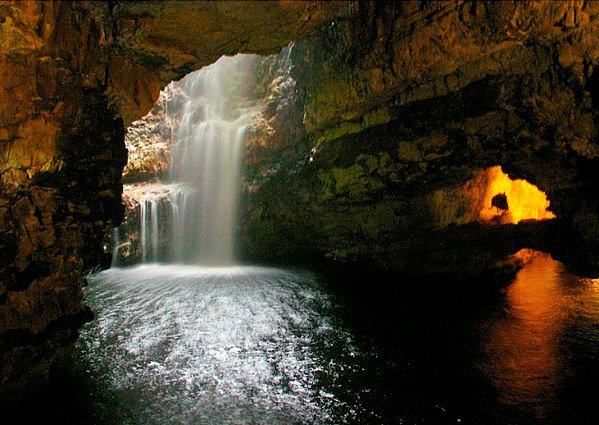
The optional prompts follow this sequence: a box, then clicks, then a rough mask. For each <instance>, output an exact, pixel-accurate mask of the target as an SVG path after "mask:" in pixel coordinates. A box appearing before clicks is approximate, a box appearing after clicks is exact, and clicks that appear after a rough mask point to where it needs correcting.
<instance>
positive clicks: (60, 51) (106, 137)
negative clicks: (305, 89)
mask: <svg viewBox="0 0 599 425" xmlns="http://www.w3.org/2000/svg"><path fill="white" fill-rule="evenodd" d="M248 8H251V10H252V13H251V14H248V13H247V11H248ZM346 10H347V5H346V4H344V3H318V2H281V3H271V4H265V3H260V2H258V3H250V4H248V3H246V2H235V3H228V2H225V3H212V2H209V3H204V2H185V3H178V2H177V3H175V2H134V3H133V2H132V3H125V2H120V3H116V2H59V1H57V2H2V3H0V76H1V78H0V194H1V195H0V253H1V256H0V404H4V403H6V402H10V401H11V400H17V399H19V398H20V397H21V395H23V394H26V393H29V392H31V391H32V390H40V389H42V388H43V386H44V385H45V383H47V382H48V379H47V378H48V375H49V372H50V370H51V366H52V365H53V364H54V363H56V361H57V360H58V359H59V358H60V357H62V355H63V354H64V353H65V352H66V347H67V346H68V342H69V341H70V340H72V339H73V338H74V337H75V336H76V331H77V328H78V326H79V325H80V323H81V322H82V321H83V320H85V319H86V318H87V317H88V316H89V314H90V313H89V312H88V311H87V310H85V309H84V308H83V305H82V296H81V287H82V285H83V284H84V280H83V277H82V276H83V273H84V272H85V271H86V270H90V269H93V268H95V267H98V266H101V265H103V264H104V265H106V264H108V263H109V256H106V255H105V254H104V252H103V250H102V241H103V240H104V237H105V235H106V233H107V232H109V231H110V229H111V228H112V227H113V226H114V225H116V224H118V223H119V222H120V221H121V220H122V214H123V206H122V203H121V192H122V184H121V173H122V169H123V167H124V165H125V163H126V155H127V152H126V150H125V145H124V143H123V139H124V134H125V132H124V127H125V125H129V124H130V123H131V122H132V121H134V120H136V119H138V118H141V117H142V116H143V115H144V114H145V113H146V112H148V111H149V110H150V109H151V107H152V105H153V103H154V101H155V100H156V99H157V98H158V94H159V91H160V90H161V89H162V88H163V87H164V86H166V84H167V83H168V82H170V81H171V80H173V79H178V78H181V77H183V76H184V75H185V74H187V73H188V72H190V71H192V70H194V69H198V68H200V67H201V66H203V65H206V64H209V63H211V62H213V61H214V60H216V59H217V58H218V57H220V56H221V55H222V54H232V53H236V52H259V53H274V52H276V51H278V50H279V49H280V48H281V47H283V46H285V45H286V44H288V43H289V42H290V41H291V40H293V39H297V38H301V37H303V36H306V35H309V34H310V33H312V32H314V31H315V30H316V29H318V28H319V27H320V26H321V25H322V24H323V22H325V21H327V20H328V19H330V18H331V17H333V16H337V15H339V14H343V13H345V11H346Z"/></svg>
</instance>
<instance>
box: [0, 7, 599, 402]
mask: <svg viewBox="0 0 599 425" xmlns="http://www.w3.org/2000/svg"><path fill="white" fill-rule="evenodd" d="M598 9H599V6H598V5H597V3H594V2H585V1H569V2H516V1H514V2H494V3H491V2H438V1H434V2H429V1H426V2H425V1H422V2H394V3H392V2H389V3H382V2H354V3H351V4H350V5H348V4H345V3H341V2H279V3H264V2H255V3H254V2H249V4H248V3H247V2H223V3H218V2H185V3H179V2H151V3H146V2H128V3H114V2H107V3H99V2H68V3H67V2H37V3H34V2H22V3H18V2H3V3H1V4H0V65H1V66H0V74H1V78H0V192H1V196H0V253H1V254H2V255H1V256H0V356H1V362H0V400H2V401H3V402H4V401H6V400H9V398H18V397H19V396H20V394H23V392H27V391H28V390H31V389H33V387H39V386H40V385H43V383H45V382H47V377H48V374H49V371H50V369H51V365H52V364H53V363H55V362H56V361H57V360H58V359H59V358H60V357H62V355H63V354H64V353H65V352H66V347H67V346H68V341H69V340H71V339H72V338H74V337H75V335H76V329H77V327H78V326H79V324H80V323H81V321H83V320H85V319H86V317H87V316H88V315H89V313H88V312H86V310H85V309H83V307H82V303H81V286H82V285H83V284H84V281H83V278H82V275H83V273H84V271H85V270H90V269H93V268H94V267H97V266H99V265H101V264H102V263H104V264H107V263H108V260H109V256H107V255H105V254H104V253H103V251H102V241H103V239H104V237H105V235H106V234H107V233H108V232H109V231H110V229H111V228H112V227H113V226H114V225H116V224H118V223H120V221H121V220H122V213H123V206H122V204H121V201H120V198H121V191H122V182H121V172H122V169H123V167H124V166H125V160H126V150H125V145H124V142H123V139H124V133H125V132H124V128H125V127H127V126H129V125H130V124H131V123H132V122H134V121H135V120H138V119H139V118H141V117H142V116H143V115H144V114H146V113H147V112H148V111H149V110H150V109H151V108H152V105H153V104H154V102H155V101H156V100H157V99H158V95H159V92H160V90H161V89H162V88H163V87H165V86H166V85H167V84H168V83H169V82H170V81H171V80H176V79H179V78H181V77H183V76H184V75H186V74H187V73H189V72H191V71H193V70H195V69H198V68H200V67H201V66H204V65H207V64H209V63H212V62H214V61H215V60H216V59H217V58H218V57H220V56H221V55H223V54H234V53H237V52H247V53H259V54H263V55H266V54H273V53H276V52H278V51H279V50H280V49H281V48H282V47H283V46H286V45H288V43H289V42H291V41H292V40H296V42H295V43H294V44H293V46H292V48H291V49H290V50H289V51H287V52H286V53H285V54H282V55H279V56H278V57H277V59H276V61H275V62H268V63H266V62H265V63H264V69H263V74H262V75H264V76H265V77H264V78H265V81H270V83H269V84H267V85H266V86H268V87H267V89H266V91H267V93H265V94H264V95H265V96H266V98H267V101H266V105H267V107H266V108H265V110H264V112H263V114H262V118H263V120H262V122H261V124H260V126H258V127H257V130H256V131H255V132H254V133H253V134H252V135H251V137H250V138H249V139H248V142H247V143H248V151H247V152H248V155H247V157H246V168H245V196H244V214H243V220H242V229H241V230H242V236H243V237H242V240H243V244H244V251H245V253H246V257H247V258H251V259H252V260H258V261H285V262H289V261H299V260H301V259H304V260H307V259H317V258H323V257H326V258H329V259H331V260H334V261H338V262H346V263H347V262H357V263H360V264H368V265H372V266H375V267H381V268H387V269H389V268H391V269H395V270H402V271H409V272H412V273H422V272H457V271H460V272H464V271H469V272H471V273H479V272H482V271H484V270H487V269H488V268H489V267H490V266H492V265H493V264H495V263H496V262H497V260H498V259H501V258H503V257H504V256H505V255H507V254H510V253H513V252H516V251H517V250H518V249H519V248H520V247H523V246H528V247H532V248H542V249H545V250H548V251H551V252H552V253H554V254H555V255H557V256H558V257H559V258H561V259H563V260H564V261H565V262H566V263H567V264H568V266H569V267H571V268H573V269H577V270H583V271H587V272H588V271H595V272H596V271H597V269H598V264H597V261H598V260H597V257H596V254H595V253H596V252H599V250H598V248H599V220H598V215H597V210H598V208H597V207H598V205H599V201H598V198H597V197H598V193H599V191H598V190H597V189H598V188H597V181H599V179H598V177H599V176H598V175H597V173H598V171H597V170H599V167H598V164H597V156H598V147H597V145H598V140H597V138H598V136H597V134H598V132H597V120H598V116H597V110H598V108H597V106H598V104H599V94H598V92H599V83H598V82H599V77H598V75H599V72H598V71H597V61H598V56H599V52H598V48H597V46H599V43H598V41H599V40H597V39H598V38H599V31H598V28H597V25H598V19H597V16H598V13H599V10H598ZM248 10H251V13H248ZM332 18H335V19H334V20H333V21H331V19H332ZM309 36H310V37H309ZM306 37H309V38H306ZM304 39H305V40H304ZM277 61H278V62H277ZM283 62H284V63H285V66H281V64H282V63H283ZM278 69H284V70H285V71H284V72H280V73H279V72H274V75H275V77H274V78H273V79H269V78H270V77H271V76H272V75H273V70H278ZM267 76H269V77H267ZM146 124H147V125H151V122H146V123H145V124H142V127H143V125H146ZM138 128H139V127H138ZM142 132H143V131H142ZM166 150H167V149H166V147H165V150H164V151H163V153H165V152H166ZM153 154H154V153H152V155H153ZM155 158H157V162H155V160H154V159H152V160H151V161H149V160H148V155H146V154H145V153H142V154H141V155H140V156H139V160H140V161H141V162H144V161H145V163H146V165H142V166H140V167H137V168H136V167H135V166H133V165H134V164H133V165H132V166H130V167H129V168H128V171H127V174H126V178H128V179H131V181H137V180H144V181H145V180H146V179H147V178H148V176H149V175H158V176H160V175H161V174H162V173H164V163H165V162H166V161H167V160H166V159H165V156H164V155H162V154H157V155H156V156H155ZM494 165H501V166H502V167H503V169H504V171H506V172H507V173H508V174H509V175H510V177H513V178H525V179H526V180H528V181H529V182H531V183H533V184H535V185H537V186H538V187H539V188H540V189H542V190H543V191H544V192H545V193H546V194H547V196H548V198H549V201H550V202H551V209H552V211H553V213H554V214H555V215H556V216H557V219H556V220H546V221H542V222H522V223H519V224H509V225H503V226H497V225H488V224H481V223H477V222H468V220H464V212H463V211H464V208H465V206H464V205H463V202H462V201H461V200H460V198H459V197H456V193H458V192H459V190H460V188H462V187H463V186H464V185H465V184H467V183H468V181H470V179H472V178H473V176H475V175H476V174H477V173H479V172H480V171H481V170H484V169H486V168H487V167H490V166H494ZM152 167H155V168H152ZM148 170H150V173H146V171H148ZM465 266H466V267H465ZM9 396H10V397H9Z"/></svg>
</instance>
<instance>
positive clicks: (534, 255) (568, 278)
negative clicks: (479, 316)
mask: <svg viewBox="0 0 599 425" xmlns="http://www.w3.org/2000/svg"><path fill="white" fill-rule="evenodd" d="M516 258H517V259H518V260H519V261H522V263H523V264H525V266H524V267H523V268H522V269H521V270H520V271H519V272H518V274H517V276H516V279H515V280H514V282H513V283H512V284H511V285H510V286H509V287H508V288H507V290H506V296H507V299H506V305H505V311H504V312H503V313H501V317H500V318H499V320H498V321H497V322H496V324H495V325H494V327H493V328H492V329H491V330H490V340H489V341H488V343H487V344H486V347H485V354H486V355H485V362H484V364H482V365H481V367H482V368H483V369H484V372H485V374H486V375H488V376H489V377H490V378H491V380H492V383H493V384H494V386H495V387H496V389H497V390H498V395H499V399H500V401H501V402H502V403H504V404H507V405H519V407H525V408H526V409H528V411H530V412H531V414H533V415H535V416H537V417H544V416H545V414H548V413H549V411H550V410H551V409H552V408H553V405H554V403H553V402H554V400H555V399H556V391H557V390H558V388H559V386H560V383H561V382H562V381H563V380H564V379H567V378H568V376H569V373H570V369H569V367H568V359H567V358H565V357H564V355H563V346H564V344H563V338H564V333H565V331H566V330H567V329H568V327H570V326H572V324H578V323H580V322H581V318H585V320H586V323H587V324H588V329H592V328H593V327H595V326H597V323H599V282H598V281H597V280H593V279H582V278H578V277H576V276H573V275H571V274H569V273H567V272H566V270H565V268H564V266H563V265H562V264H561V263H559V262H557V261H555V260H553V259H552V258H551V256H550V255H549V254H545V253H542V252H538V251H533V250H522V251H520V252H518V253H517V254H516ZM583 324H584V321H583ZM582 333H583V334H584V333H585V332H582ZM588 334H589V335H591V336H592V335H593V332H589V333H588ZM593 343H594V342H593ZM523 403H524V404H525V406H522V404H523Z"/></svg>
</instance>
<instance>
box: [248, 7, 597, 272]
mask: <svg viewBox="0 0 599 425" xmlns="http://www.w3.org/2000/svg"><path fill="white" fill-rule="evenodd" d="M597 13H598V8H597V5H595V4H591V3H576V4H568V5H566V4H565V3H551V2H541V3H533V4H531V3H522V2H501V3H495V4H492V5H491V4H486V3H476V2H475V3H463V4H456V3H444V2H439V3H427V4H424V3H397V4H384V5H382V4H374V3H360V4H358V5H357V10H356V16H355V17H353V18H350V19H346V20H339V21H337V22H335V23H334V24H333V25H329V26H326V27H324V28H323V29H322V30H321V32H320V33H319V35H317V36H315V37H313V38H311V39H309V40H306V41H304V42H301V43H298V44H297V45H296V47H295V49H294V54H293V55H292V58H291V60H292V61H293V68H292V69H293V70H294V72H293V73H292V75H293V77H294V78H295V79H296V81H297V84H298V87H299V88H298V90H300V91H301V92H302V96H301V98H302V99H303V105H302V110H303V112H304V119H303V124H304V128H305V131H306V137H305V138H304V139H303V140H302V141H301V142H300V143H298V144H296V146H295V150H294V151H293V152H291V153H288V154H287V155H286V156H281V155H276V156H273V157H272V158H271V160H270V162H269V161H268V160H263V161H262V162H261V163H260V165H259V168H260V169H261V170H264V169H268V170H279V171H276V172H273V173H271V174H270V175H266V174H265V173H258V174H260V177H256V174H257V173H256V172H255V169H254V168H252V167H250V170H249V171H248V172H247V175H248V176H251V178H252V179H253V180H252V184H251V188H252V190H251V191H250V192H249V193H248V194H247V196H246V199H245V214H246V215H245V217H244V223H243V231H244V242H245V251H246V252H247V253H248V256H249V257H251V258H253V259H261V260H265V259H269V260H271V261H281V260H285V259H287V258H302V257H308V258H315V257H316V258H318V257H321V256H323V255H324V256H326V257H329V258H330V259H333V260H335V261H342V262H358V263H366V264H370V265H374V266H377V267H382V268H385V269H388V268H392V269H399V270H403V271H406V272H410V273H422V272H428V273H430V272H433V273H439V272H441V273H443V272H464V271H466V272H480V271H482V270H485V269H488V268H489V267H491V266H492V265H493V263H494V262H495V261H496V259H497V258H499V257H500V256H502V255H505V254H506V253H508V252H509V251H512V252H515V250H518V249H519V248H520V247H523V246H527V245H530V244H531V243H532V241H531V240H530V237H522V238H521V239H519V238H517V237H516V238H512V237H508V236H507V234H504V233H503V232H506V230H505V229H504V228H499V227H491V228H488V227H487V226H482V227H481V226H480V225H477V224H475V223H473V224H468V225H464V217H463V215H464V214H463V211H464V208H463V207H464V206H463V205H461V202H457V201H458V200H459V198H456V193H457V191H458V189H459V188H460V187H461V186H462V185H464V184H465V183H466V182H467V181H468V180H469V179H471V178H472V177H473V176H474V175H475V174H476V173H477V172H479V171H480V170H482V169H485V168H487V167H490V166H493V165H501V166H502V167H503V169H504V170H505V171H506V172H507V173H508V174H509V175H510V177H512V178H524V179H526V180H528V181H529V182H531V183H533V184H535V185H537V186H538V187H539V188H540V189H541V190H543V191H544V192H545V193H546V194H547V196H548V197H549V199H550V201H551V209H552V211H553V212H554V213H555V215H556V216H557V217H558V221H559V223H560V224H559V226H557V227H556V228H555V229H556V231H555V232H545V231H544V230H543V228H542V226H546V225H547V224H545V223H542V224H539V226H538V227H539V228H538V229H536V230H534V231H535V232H537V233H538V234H539V235H545V239H542V238H541V239H540V240H537V241H536V244H537V246H538V245H539V244H541V242H543V243H542V244H541V245H543V248H544V249H545V250H548V251H551V252H553V253H554V255H557V256H558V257H559V258H561V259H562V260H564V261H566V263H567V264H568V265H569V266H570V267H571V268H572V269H575V270H578V271H583V272H587V273H588V272H592V273H596V272H597V270H598V269H599V264H598V259H597V257H596V255H595V254H594V253H595V252H597V248H598V245H597V244H598V242H599V238H598V233H597V228H598V223H599V222H598V219H597V217H598V216H597V211H598V208H597V207H598V205H599V203H598V199H597V191H596V181H597V174H596V173H597V171H594V170H597V161H598V159H597V158H598V154H599V151H598V145H597V109H596V103H597V102H595V101H594V100H593V99H594V98H595V97H596V93H595V92H596V80H597V77H596V75H597V73H598V71H597V70H596V67H597V60H598V57H597V53H598V52H597V50H596V47H595V46H596V45H597V37H598V36H599V32H598V30H597ZM466 207H467V206H466ZM531 226H532V227H534V225H533V224H530V225H529V224H527V225H524V224H522V225H516V226H510V227H516V229H514V230H509V231H508V232H517V233H518V232H522V231H525V232H527V233H531V230H530V227H531ZM524 227H525V228H526V229H524ZM521 228H522V229H521ZM558 229H559V230H560V231H557V230H558ZM493 235H495V236H493ZM483 236H484V237H483ZM481 238H482V240H485V239H487V241H490V240H494V241H495V242H496V243H495V242H494V243H490V242H489V243H486V244H485V243H482V241H481ZM515 241H518V242H517V243H516V242H515ZM483 248H484V249H483ZM460 252H461V254H460ZM423 257H424V258H425V259H423Z"/></svg>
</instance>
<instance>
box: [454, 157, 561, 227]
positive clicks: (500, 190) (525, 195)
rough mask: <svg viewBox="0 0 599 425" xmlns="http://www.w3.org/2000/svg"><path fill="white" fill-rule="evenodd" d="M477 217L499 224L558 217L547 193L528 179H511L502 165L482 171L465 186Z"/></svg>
mask: <svg viewBox="0 0 599 425" xmlns="http://www.w3.org/2000/svg"><path fill="white" fill-rule="evenodd" d="M466 191H467V193H468V195H469V196H470V198H471V199H472V201H473V211H472V216H473V219H474V220H480V221H493V222H497V223H500V224H508V223H514V224H516V223H519V222H520V221H522V220H547V219H552V218H555V214H553V213H552V212H551V211H549V205H550V202H549V200H548V199H547V196H546V195H545V193H544V192H542V191H541V190H539V188H538V187H536V186H535V185H533V184H531V183H529V182H527V181H526V180H522V179H516V180H512V179H510V178H509V176H508V175H507V174H505V173H504V172H503V170H502V169H501V166H498V165H497V166H494V167H491V168H488V169H486V170H484V171H481V172H480V173H479V174H477V175H476V176H475V177H474V179H473V180H472V181H471V182H469V183H468V184H467V185H466Z"/></svg>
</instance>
